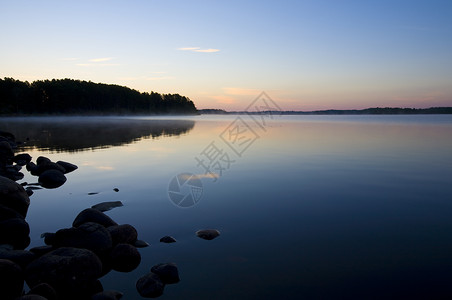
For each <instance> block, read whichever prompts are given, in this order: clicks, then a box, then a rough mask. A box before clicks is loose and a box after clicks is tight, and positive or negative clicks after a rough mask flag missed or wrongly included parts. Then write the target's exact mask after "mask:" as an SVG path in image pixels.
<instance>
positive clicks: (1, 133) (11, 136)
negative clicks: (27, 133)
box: [0, 130, 16, 142]
mask: <svg viewBox="0 0 452 300" xmlns="http://www.w3.org/2000/svg"><path fill="white" fill-rule="evenodd" d="M0 137H3V138H5V140H7V141H11V142H15V141H16V137H15V136H14V134H12V133H11V132H8V131H3V130H0Z"/></svg>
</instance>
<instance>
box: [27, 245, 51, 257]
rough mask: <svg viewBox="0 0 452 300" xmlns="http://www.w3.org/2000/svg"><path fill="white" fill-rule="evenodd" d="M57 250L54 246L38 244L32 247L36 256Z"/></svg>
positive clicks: (31, 250)
mask: <svg viewBox="0 0 452 300" xmlns="http://www.w3.org/2000/svg"><path fill="white" fill-rule="evenodd" d="M52 250H55V248H53V246H50V245H46V246H37V247H33V248H31V249H30V252H32V253H34V254H35V256H36V257H39V256H43V255H44V254H47V253H49V252H50V251H52Z"/></svg>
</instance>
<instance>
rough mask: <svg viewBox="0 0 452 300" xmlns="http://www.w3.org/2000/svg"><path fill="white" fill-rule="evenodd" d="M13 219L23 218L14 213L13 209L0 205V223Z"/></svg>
mask: <svg viewBox="0 0 452 300" xmlns="http://www.w3.org/2000/svg"><path fill="white" fill-rule="evenodd" d="M15 218H19V219H23V218H24V217H23V216H22V215H21V214H20V213H18V212H17V211H15V210H14V209H11V208H9V207H6V206H3V205H0V221H5V220H8V219H15Z"/></svg>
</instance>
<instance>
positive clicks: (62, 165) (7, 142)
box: [0, 131, 77, 194]
mask: <svg viewBox="0 0 452 300" xmlns="http://www.w3.org/2000/svg"><path fill="white" fill-rule="evenodd" d="M21 144H22V142H17V141H16V138H15V136H14V135H13V134H12V133H10V132H6V131H0V176H4V177H6V178H9V179H11V180H13V181H18V180H21V179H23V178H24V174H23V173H22V172H21V170H22V167H24V166H26V169H27V170H28V171H29V172H30V173H31V175H35V176H39V178H38V183H39V184H38V185H40V186H42V187H45V188H49V189H52V188H57V187H60V186H62V185H63V184H64V183H65V182H66V176H65V175H64V174H67V173H70V172H72V171H74V170H76V169H77V166H76V165H74V164H71V163H69V162H65V161H57V162H52V161H51V160H50V159H48V158H47V157H43V156H40V157H38V159H37V160H36V163H34V162H32V161H31V160H32V157H31V156H30V155H29V154H28V153H20V154H17V155H15V154H14V150H16V149H17V148H18V145H21ZM24 185H27V184H24ZM27 191H28V193H29V194H32V189H31V188H28V189H27Z"/></svg>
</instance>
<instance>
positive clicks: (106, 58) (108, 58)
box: [89, 57, 113, 62]
mask: <svg viewBox="0 0 452 300" xmlns="http://www.w3.org/2000/svg"><path fill="white" fill-rule="evenodd" d="M112 59H113V57H101V58H93V59H90V60H89V61H90V62H104V61H109V60H112Z"/></svg>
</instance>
